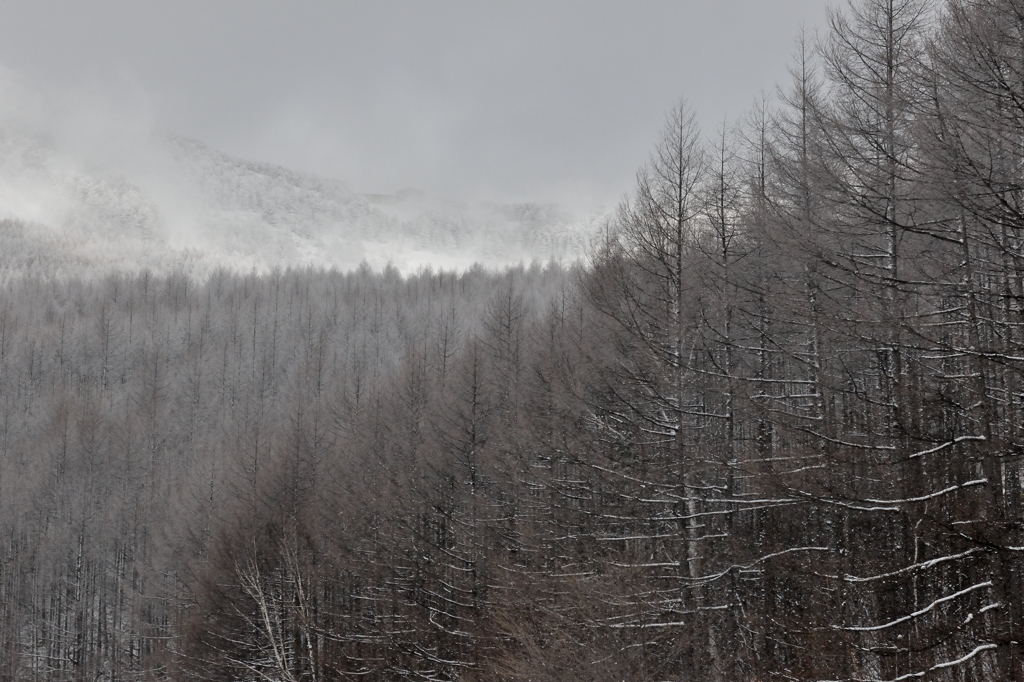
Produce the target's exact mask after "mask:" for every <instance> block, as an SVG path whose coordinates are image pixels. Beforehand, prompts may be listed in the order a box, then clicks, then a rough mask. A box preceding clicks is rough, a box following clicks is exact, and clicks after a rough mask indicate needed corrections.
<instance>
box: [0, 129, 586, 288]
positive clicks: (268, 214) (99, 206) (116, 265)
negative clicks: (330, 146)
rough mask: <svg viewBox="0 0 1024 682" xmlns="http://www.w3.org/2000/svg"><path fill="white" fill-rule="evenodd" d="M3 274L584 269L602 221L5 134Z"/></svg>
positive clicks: (163, 150) (0, 135) (0, 162)
mask: <svg viewBox="0 0 1024 682" xmlns="http://www.w3.org/2000/svg"><path fill="white" fill-rule="evenodd" d="M0 220H3V221H5V222H4V223H3V226H2V227H0V245H2V246H3V251H2V252H3V256H2V267H3V269H4V271H5V272H6V273H7V274H8V275H10V274H13V273H16V272H23V271H32V272H39V273H46V272H50V273H61V274H65V275H69V274H70V275H73V274H82V273H86V272H92V271H105V270H110V269H139V268H150V269H153V270H156V271H168V270H171V269H179V268H181V269H184V270H186V271H187V272H190V273H192V274H195V275H198V276H202V275H204V274H205V273H208V272H209V271H211V270H213V269H215V268H218V267H228V268H231V269H235V270H250V269H252V268H256V269H257V270H267V269H270V268H273V267H302V266H314V267H335V268H339V269H348V268H352V267H355V266H356V265H358V264H359V263H360V262H362V261H364V260H366V261H367V262H369V263H370V264H371V265H373V266H375V267H382V266H384V265H385V264H387V263H389V262H391V263H393V264H394V265H395V266H397V267H398V268H400V269H402V270H405V271H410V270H415V269H416V268H418V267H422V266H426V265H430V266H434V267H444V268H464V267H468V266H469V265H470V264H472V263H474V262H481V263H484V264H486V265H490V266H502V265H507V264H511V263H515V262H519V261H529V260H533V259H545V260H546V259H550V258H558V259H563V260H571V259H575V258H578V257H580V256H581V255H582V254H583V253H584V250H585V247H586V245H587V244H588V242H589V240H590V238H591V235H592V234H593V233H594V232H595V231H596V226H597V224H598V217H597V216H594V217H590V218H586V219H580V218H578V217H577V216H574V215H572V214H571V213H569V212H568V211H566V210H564V209H562V208H559V207H557V206H552V205H540V204H514V205H497V204H483V203H476V204H473V203H460V202H454V201H443V200H438V199H432V198H428V197H424V196H423V195H422V194H421V193H418V192H415V191H404V192H400V193H398V194H397V195H393V196H391V195H383V196H382V195H360V194H357V193H355V192H353V191H352V190H351V189H350V188H349V186H348V185H346V184H345V183H343V182H340V181H335V180H328V179H324V178H320V177H316V176H313V175H308V174H303V173H297V172H294V171H291V170H288V169H286V168H282V167H280V166H275V165H272V164H265V163H256V162H251V161H246V160H242V159H237V158H234V157H232V156H229V155H227V154H224V153H222V152H219V151H217V150H214V149H212V148H210V147H208V146H206V145H205V144H203V143H201V142H198V141H196V140H191V139H187V138H181V137H164V138H155V139H153V140H151V141H149V142H148V143H146V144H145V145H140V148H139V149H138V150H137V153H135V154H134V155H133V158H130V159H128V160H121V162H119V163H116V164H111V163H96V162H93V161H91V160H90V159H88V158H82V157H81V156H76V155H75V154H72V153H68V152H67V151H66V150H64V149H61V148H60V145H58V144H57V143H55V142H54V141H53V140H52V139H50V138H47V137H46V136H45V135H40V134H33V133H31V132H26V131H25V130H24V129H17V128H12V127H10V126H8V127H7V128H0Z"/></svg>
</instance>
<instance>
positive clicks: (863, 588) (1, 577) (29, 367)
mask: <svg viewBox="0 0 1024 682" xmlns="http://www.w3.org/2000/svg"><path fill="white" fill-rule="evenodd" d="M797 46H798V49H797V55H796V59H795V63H794V65H793V68H792V74H793V82H792V83H791V84H790V85H789V86H788V87H787V88H785V89H784V90H783V91H782V93H781V96H780V103H779V104H778V106H775V107H772V106H769V104H768V103H761V104H759V105H758V106H756V107H755V109H754V110H753V112H752V113H751V114H750V115H749V116H748V117H747V118H746V119H745V120H744V121H743V122H742V124H741V125H738V126H735V127H733V128H729V129H726V130H720V131H719V132H718V133H717V134H716V135H714V136H713V137H711V138H710V139H708V138H706V137H704V136H703V135H702V133H701V132H700V131H699V130H698V129H697V127H696V124H695V120H694V115H693V113H692V111H691V110H690V109H688V107H687V106H686V104H685V103H680V104H679V106H677V107H676V108H675V109H673V111H672V112H670V114H669V116H668V119H667V123H666V126H665V129H664V131H663V133H662V137H661V140H660V142H659V143H658V145H657V147H656V148H655V150H654V153H653V154H652V158H651V161H650V162H649V163H648V164H647V165H646V166H645V167H644V168H643V169H641V171H640V173H639V174H638V181H637V187H636V190H635V192H634V194H633V195H632V196H631V198H630V199H629V200H627V201H625V202H624V203H623V204H622V206H621V207H620V209H619V212H618V214H617V216H616V218H615V220H614V221H613V222H612V223H611V224H610V225H609V226H608V230H607V233H606V235H605V236H604V238H603V239H602V241H601V242H600V243H599V244H596V245H595V247H594V249H593V254H592V257H591V259H590V261H589V262H588V263H587V264H586V265H585V266H579V267H573V268H565V267H561V266H558V265H548V266H540V265H535V266H532V267H530V268H513V269H509V270H507V271H504V272H488V271H485V270H483V269H481V268H476V269H473V270H470V271H468V272H466V273H463V274H453V273H445V272H430V271H425V272H422V273H420V274H418V275H416V276H411V277H407V278H402V277H400V276H399V274H398V273H397V272H396V271H394V270H393V269H389V270H387V271H385V272H383V273H376V272H373V271H371V270H370V269H369V268H362V269H360V270H358V271H356V272H352V273H348V274H342V273H337V272H325V271H313V270H302V271H284V272H281V271H276V272H273V273H271V274H268V275H255V274H253V275H248V276H244V275H239V274H231V273H228V272H218V273H217V274H215V275H214V276H213V277H211V278H210V279H209V280H208V281H205V282H195V281H192V280H190V279H189V278H187V277H185V276H170V277H159V278H158V277H153V276H150V275H147V274H145V273H143V274H134V275H131V276H129V275H120V276H110V277H107V278H105V279H102V280H90V281H68V280H60V279H53V278H32V277H21V278H17V279H14V280H11V281H9V282H8V283H7V284H6V285H5V287H4V289H3V291H2V293H0V420H2V421H0V533H2V536H0V539H2V545H0V679H3V680H12V681H13V680H29V679H31V680H80V679H81V680H85V679H89V680H128V679H133V680H134V679H138V680H142V679H172V680H182V681H184V680H193V679H194V680H211V681H212V680H216V681H224V682H227V681H229V680H252V681H257V680H263V681H266V682H271V681H275V682H276V681H282V682H285V681H287V682H319V681H320V680H323V681H325V682H326V681H328V680H354V679H360V680H368V681H370V680H381V681H383V680H395V679H412V680H510V681H511V680H523V681H526V680H531V681H550V682H555V681H562V680H594V681H601V682H604V681H606V682H614V681H620V680H717V681H721V682H727V681H734V680H737V681H738V680H858V681H868V680H879V681H883V680H884V681H890V680H891V681H896V680H917V679H921V680H951V681H952V680H972V681H973V680H984V681H992V682H995V681H997V680H999V681H1001V680H1022V679H1024V644H1022V642H1024V639H1022V638H1024V584H1022V581H1024V527H1022V522H1024V517H1022V512H1024V509H1022V499H1021V496H1022V488H1024V478H1022V476H1024V472H1022V457H1024V0H950V1H949V2H946V3H945V4H943V5H942V6H941V7H940V6H936V5H935V4H934V3H928V2H926V1H925V0H861V1H860V2H857V3H856V4H854V5H851V6H850V7H848V8H847V10H846V12H845V13H835V14H832V15H831V20H830V26H829V30H828V31H827V32H826V34H825V35H824V37H823V39H822V40H821V41H820V43H819V44H811V43H810V41H808V40H805V39H801V40H800V41H798V44H797Z"/></svg>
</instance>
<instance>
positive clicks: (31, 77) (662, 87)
mask: <svg viewBox="0 0 1024 682" xmlns="http://www.w3.org/2000/svg"><path fill="white" fill-rule="evenodd" d="M823 17H824V2H823V1H822V0H784V1H783V0H780V1H776V2H765V1H764V0H715V1H713V2H709V1H707V0H676V1H673V2H670V1H667V0H646V1H643V2H635V1H634V2H612V1H611V0H590V1H587V2H583V1H581V0H577V1H572V0H565V1H563V2H551V1H549V0H545V1H537V0H531V1H525V2H522V1H521V2H478V1H473V2H469V1H444V2H413V1H411V0H410V1H405V2H397V1H394V0H391V1H387V2H373V3H369V2H351V1H350V2H337V1H328V0H305V1H304V2H291V1H287V2H286V1H284V0H277V1H263V2H252V1H251V0H175V2H159V3H148V2H147V3H143V2H138V1H137V0H90V2H69V1H66V0H65V1H58V0H7V2H4V3H0V63H2V64H4V65H6V66H8V67H9V68H11V69H13V70H14V71H15V72H16V73H18V74H20V75H21V77H22V78H23V79H25V80H27V81H30V82H32V83H35V84H37V85H38V87H40V88H42V89H43V90H44V91H47V92H57V93H63V94H61V95H59V96H57V97H56V101H59V102H60V103H61V104H60V106H62V107H64V108H65V109H68V108H71V109H74V108H76V107H79V106H81V108H82V111H83V112H84V113H77V114H75V113H73V112H65V114H64V115H63V120H76V119H75V117H76V116H78V117H81V116H86V117H99V118H104V117H110V118H111V119H112V120H116V121H117V124H116V127H117V129H118V130H121V129H124V128H126V127H127V128H128V129H132V128H141V127H145V126H149V125H153V126H156V127H158V128H160V129H164V130H168V131H173V132H177V133H180V134H184V135H188V136H193V137H197V138H200V139H203V140H205V141H207V142H208V143H210V144H211V145H213V146H215V147H219V148H223V149H225V150H226V151H228V152H230V153H233V154H236V155H239V156H243V157H247V158H255V159H260V160H265V161H269V162H274V163H280V164H283V165H286V166H290V167H293V168H295V169H297V170H302V171H309V172H314V173H318V174H321V175H326V176H332V177H338V178H342V179H344V180H346V181H348V182H349V183H350V184H351V185H352V186H353V188H355V189H357V190H360V191H369V192H390V191H394V190H395V189H397V188H398V187H402V186H408V185H413V186H418V187H422V188H424V189H426V190H428V191H429V192H432V193H436V194H444V195H454V196H460V197H478V198H501V199H525V198H531V199H539V200H552V199H566V198H569V199H575V200H578V201H582V202H584V203H599V202H609V201H614V200H615V199H616V198H617V197H618V196H619V195H620V194H621V193H622V192H624V191H626V190H628V189H629V187H630V185H631V184H632V178H633V174H634V171H635V169H636V167H637V166H638V165H639V164H640V163H642V162H643V161H644V159H645V158H646V157H647V155H648V153H649V150H650V148H651V146H652V144H653V142H654V140H655V138H656V136H657V133H658V130H659V128H660V126H661V122H662V117H663V116H664V113H665V111H666V110H667V109H668V108H669V107H670V106H671V105H672V104H673V103H674V102H675V101H676V100H677V99H678V97H679V96H680V95H681V94H685V95H686V96H687V97H688V98H689V100H690V101H691V103H692V104H693V105H694V106H696V107H697V108H698V110H699V111H700V112H701V120H702V121H703V122H704V124H705V127H707V128H708V131H709V132H710V131H711V129H713V128H714V126H715V125H716V123H717V122H719V121H720V120H721V119H722V118H723V117H724V116H729V117H730V118H738V117H740V116H741V115H742V114H743V112H744V110H745V109H746V108H747V107H748V106H749V105H750V103H751V102H752V101H753V99H754V98H755V97H756V96H757V94H758V92H759V91H760V90H768V91H771V90H772V89H773V88H774V84H775V83H776V82H777V81H780V80H784V79H785V78H786V64H787V62H788V59H789V55H790V52H791V49H792V42H793V38H794V36H795V35H796V33H797V31H798V30H799V25H800V24H801V22H803V23H805V24H807V25H808V26H813V25H815V24H818V23H820V22H821V21H822V20H823ZM68 93H71V94H68ZM80 102H85V103H86V104H84V105H81V104H79V103H80ZM98 103H101V104H98ZM0 106H2V105H0ZM115 111H117V112H119V113H116V114H115V113H114V112H115ZM133 121H134V123H133ZM90 125H91V126H93V127H96V126H97V125H99V124H98V123H96V122H92V123H89V124H88V125H86V124H82V125H81V126H71V127H72V128H73V129H79V128H80V129H90ZM100 127H102V126H100ZM100 137H101V138H105V136H100ZM127 139H128V140H130V139H132V138H131V136H128V138H127ZM126 144H130V142H128V143H126Z"/></svg>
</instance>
